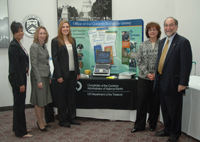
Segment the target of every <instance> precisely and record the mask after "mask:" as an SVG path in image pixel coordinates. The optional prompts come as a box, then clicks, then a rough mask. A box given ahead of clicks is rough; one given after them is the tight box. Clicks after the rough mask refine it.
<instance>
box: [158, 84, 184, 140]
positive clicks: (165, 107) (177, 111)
mask: <svg viewBox="0 0 200 142" xmlns="http://www.w3.org/2000/svg"><path fill="white" fill-rule="evenodd" d="M159 92H160V102H161V110H162V115H163V120H164V126H165V128H164V132H165V133H167V134H169V135H170V136H171V137H176V138H179V137H180V135H181V120H182V106H183V92H180V93H179V92H178V86H177V92H176V93H174V94H170V95H169V94H167V95H166V94H164V93H162V91H161V90H160V91H159Z"/></svg>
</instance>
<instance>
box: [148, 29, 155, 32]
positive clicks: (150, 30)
mask: <svg viewBox="0 0 200 142" xmlns="http://www.w3.org/2000/svg"><path fill="white" fill-rule="evenodd" d="M148 31H149V32H152V31H153V32H155V31H157V29H148Z"/></svg>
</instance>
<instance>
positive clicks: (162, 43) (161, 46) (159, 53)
mask: <svg viewBox="0 0 200 142" xmlns="http://www.w3.org/2000/svg"><path fill="white" fill-rule="evenodd" d="M165 39H166V38H164V39H163V40H161V41H160V45H159V47H160V48H158V59H159V60H160V56H161V54H162V49H163V46H164V43H165Z"/></svg>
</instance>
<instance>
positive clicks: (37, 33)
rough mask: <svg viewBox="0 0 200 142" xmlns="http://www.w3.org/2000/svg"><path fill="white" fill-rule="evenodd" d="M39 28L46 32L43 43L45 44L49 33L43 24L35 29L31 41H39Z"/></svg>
mask: <svg viewBox="0 0 200 142" xmlns="http://www.w3.org/2000/svg"><path fill="white" fill-rule="evenodd" d="M40 29H44V30H45V32H46V39H45V40H44V43H45V44H46V43H47V42H48V39H49V34H48V32H47V29H46V28H45V27H44V26H39V27H37V29H36V31H35V34H34V40H33V42H39V41H38V36H39V31H40Z"/></svg>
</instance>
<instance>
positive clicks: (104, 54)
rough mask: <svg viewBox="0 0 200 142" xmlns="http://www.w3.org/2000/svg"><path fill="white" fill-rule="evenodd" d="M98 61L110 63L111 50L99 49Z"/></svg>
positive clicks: (97, 53)
mask: <svg viewBox="0 0 200 142" xmlns="http://www.w3.org/2000/svg"><path fill="white" fill-rule="evenodd" d="M96 63H98V64H110V51H97V52H96Z"/></svg>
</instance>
